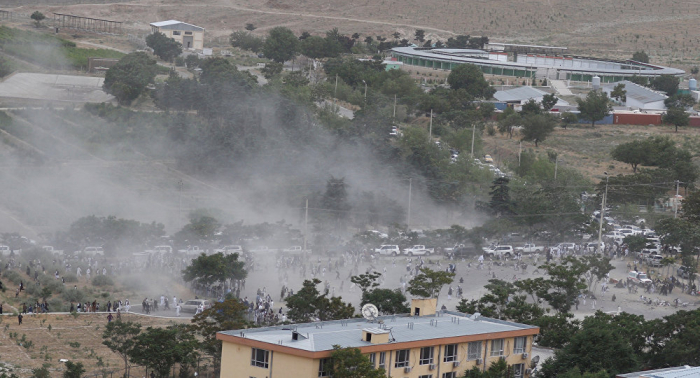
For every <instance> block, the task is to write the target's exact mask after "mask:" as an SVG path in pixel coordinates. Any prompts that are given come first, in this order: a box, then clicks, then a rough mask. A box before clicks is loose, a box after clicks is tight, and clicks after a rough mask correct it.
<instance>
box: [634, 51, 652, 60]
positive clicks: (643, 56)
mask: <svg viewBox="0 0 700 378" xmlns="http://www.w3.org/2000/svg"><path fill="white" fill-rule="evenodd" d="M632 60H636V61H637V62H642V63H649V55H647V53H646V52H644V51H637V52H635V53H634V54H632Z"/></svg>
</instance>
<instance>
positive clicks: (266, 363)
mask: <svg viewBox="0 0 700 378" xmlns="http://www.w3.org/2000/svg"><path fill="white" fill-rule="evenodd" d="M250 351H251V355H250V366H255V367H259V368H263V369H269V368H270V351H269V350H267V349H260V348H250ZM259 352H263V355H264V358H263V360H258V359H257V358H258V357H259V356H258V353H259Z"/></svg>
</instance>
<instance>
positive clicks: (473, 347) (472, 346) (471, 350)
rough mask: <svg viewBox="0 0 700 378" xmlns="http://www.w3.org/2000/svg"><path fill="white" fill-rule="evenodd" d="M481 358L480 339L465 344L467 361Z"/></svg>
mask: <svg viewBox="0 0 700 378" xmlns="http://www.w3.org/2000/svg"><path fill="white" fill-rule="evenodd" d="M479 358H481V341H474V342H471V343H469V346H467V361H473V360H476V359H479Z"/></svg>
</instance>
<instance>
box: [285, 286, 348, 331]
mask: <svg viewBox="0 0 700 378" xmlns="http://www.w3.org/2000/svg"><path fill="white" fill-rule="evenodd" d="M320 283H321V281H320V280H319V279H317V278H314V279H313V280H311V281H310V280H304V283H303V284H302V288H301V289H300V290H299V291H297V292H296V293H294V295H292V296H290V297H289V298H287V307H288V308H289V311H288V312H287V315H289V319H290V320H291V321H292V322H295V323H304V322H310V321H313V320H314V319H318V320H320V321H326V320H339V319H347V318H350V317H352V315H353V314H354V313H355V310H354V308H353V306H352V305H351V304H349V303H344V302H342V298H340V297H330V298H328V292H327V291H326V292H325V293H323V294H321V293H320V292H319V291H318V289H316V286H317V285H318V284H320Z"/></svg>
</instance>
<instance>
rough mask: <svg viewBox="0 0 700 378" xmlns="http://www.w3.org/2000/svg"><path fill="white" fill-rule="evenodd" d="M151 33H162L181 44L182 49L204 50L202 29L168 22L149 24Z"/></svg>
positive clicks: (171, 21)
mask: <svg viewBox="0 0 700 378" xmlns="http://www.w3.org/2000/svg"><path fill="white" fill-rule="evenodd" d="M151 32H152V33H157V32H160V33H163V34H165V36H166V37H168V38H172V39H174V40H176V41H178V42H180V43H181V44H182V48H183V49H194V50H202V49H203V48H204V28H201V27H199V26H195V25H192V24H188V23H185V22H181V21H176V20H169V21H159V22H153V23H151Z"/></svg>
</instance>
